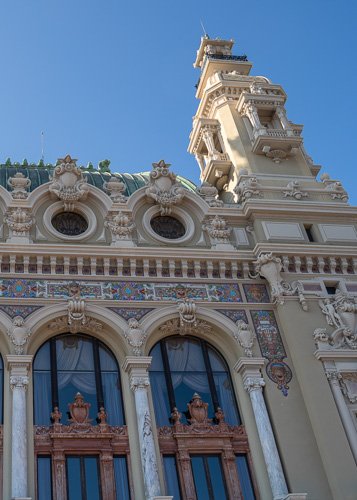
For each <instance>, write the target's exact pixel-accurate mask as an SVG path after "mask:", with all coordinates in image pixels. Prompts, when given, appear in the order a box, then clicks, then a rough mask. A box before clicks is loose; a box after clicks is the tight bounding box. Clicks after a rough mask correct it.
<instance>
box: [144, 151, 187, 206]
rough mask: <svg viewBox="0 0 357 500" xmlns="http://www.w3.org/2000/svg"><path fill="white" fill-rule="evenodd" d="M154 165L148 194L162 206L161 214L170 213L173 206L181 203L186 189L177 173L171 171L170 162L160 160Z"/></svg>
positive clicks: (147, 190)
mask: <svg viewBox="0 0 357 500" xmlns="http://www.w3.org/2000/svg"><path fill="white" fill-rule="evenodd" d="M152 166H153V170H152V171H151V172H150V180H149V186H148V187H147V189H146V191H145V193H146V196H147V197H148V198H149V199H151V200H154V202H155V203H157V204H158V205H159V206H160V213H161V215H170V214H171V211H172V207H173V206H174V205H177V204H179V203H181V201H182V199H183V197H184V196H185V189H184V188H183V187H182V185H181V184H180V183H179V182H178V181H177V180H176V175H175V174H174V173H172V172H170V171H169V167H170V164H169V163H165V162H164V160H160V161H159V162H158V163H153V164H152Z"/></svg>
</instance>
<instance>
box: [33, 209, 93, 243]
mask: <svg viewBox="0 0 357 500" xmlns="http://www.w3.org/2000/svg"><path fill="white" fill-rule="evenodd" d="M61 212H64V209H63V202H62V201H57V202H56V203H53V204H52V205H50V206H49V207H48V208H47V209H46V211H45V213H44V215H43V224H44V226H45V229H46V230H47V231H48V232H49V233H50V234H51V235H52V236H55V237H56V238H57V239H60V240H64V241H83V240H85V239H88V238H90V237H91V236H93V234H94V232H95V231H96V229H97V218H96V216H95V215H94V212H93V211H92V210H91V209H90V208H89V207H87V206H86V205H83V204H82V203H78V202H77V203H76V204H75V207H74V209H73V210H71V212H75V213H77V214H79V215H81V216H82V217H84V218H85V219H86V221H87V224H88V227H87V229H86V230H85V231H84V232H83V233H81V234H78V235H77V236H69V235H67V234H63V233H60V232H59V231H57V229H55V228H54V226H53V225H52V219H53V217H55V216H56V215H58V214H59V213H61Z"/></svg>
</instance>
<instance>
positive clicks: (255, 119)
mask: <svg viewBox="0 0 357 500" xmlns="http://www.w3.org/2000/svg"><path fill="white" fill-rule="evenodd" d="M244 114H245V115H247V116H248V118H249V120H250V122H251V124H252V126H253V130H260V129H262V128H264V127H263V126H262V124H261V123H260V119H259V115H258V110H257V108H256V106H254V105H253V104H247V105H246V106H245V107H244Z"/></svg>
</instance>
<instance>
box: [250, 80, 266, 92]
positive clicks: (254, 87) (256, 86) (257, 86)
mask: <svg viewBox="0 0 357 500" xmlns="http://www.w3.org/2000/svg"><path fill="white" fill-rule="evenodd" d="M249 91H250V93H251V94H257V95H262V94H266V90H264V89H263V87H262V84H261V83H260V82H258V81H253V82H252V83H251V84H250V86H249Z"/></svg>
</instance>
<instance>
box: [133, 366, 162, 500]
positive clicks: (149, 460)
mask: <svg viewBox="0 0 357 500" xmlns="http://www.w3.org/2000/svg"><path fill="white" fill-rule="evenodd" d="M150 364H151V357H149V356H127V357H126V359H125V362H124V364H123V369H124V371H126V372H128V374H129V380H130V388H131V390H132V391H133V392H134V397H135V409H136V418H137V426H138V433H139V442H140V455H141V466H142V469H143V476H144V486H145V499H146V500H155V499H159V498H160V499H162V500H163V499H169V498H171V497H165V496H160V495H161V487H160V479H159V471H158V459H157V456H156V448H155V442H154V436H153V433H152V424H151V415H150V407H149V398H148V390H149V387H150V381H149V374H148V368H149V366H150Z"/></svg>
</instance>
